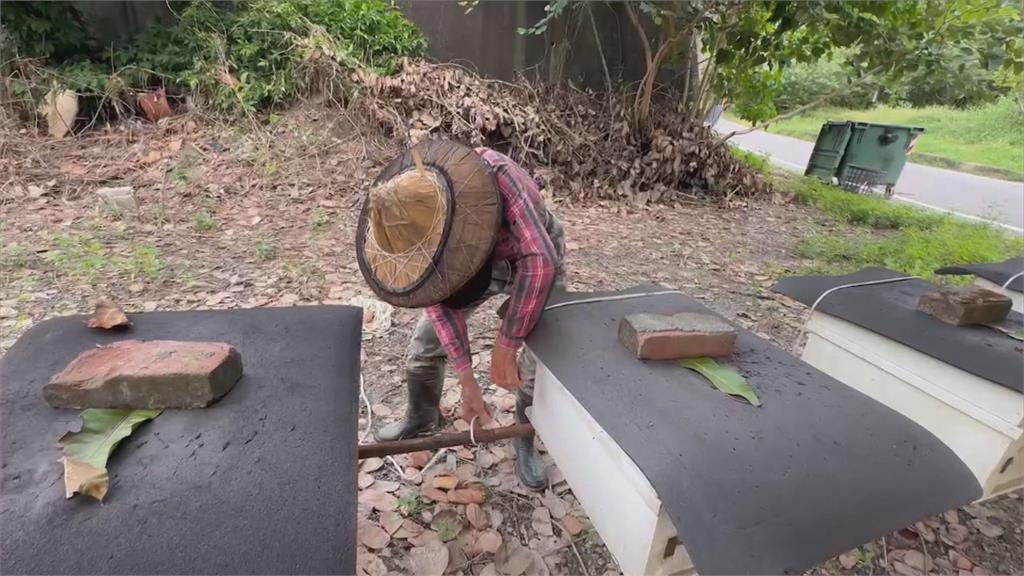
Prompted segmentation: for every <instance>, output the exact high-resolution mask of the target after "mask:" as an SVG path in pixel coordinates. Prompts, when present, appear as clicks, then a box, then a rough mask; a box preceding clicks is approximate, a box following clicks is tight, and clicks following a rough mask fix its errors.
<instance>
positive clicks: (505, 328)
mask: <svg viewBox="0 0 1024 576" xmlns="http://www.w3.org/2000/svg"><path fill="white" fill-rule="evenodd" d="M494 175H495V178H496V179H497V181H498V188H499V189H500V190H501V195H502V200H503V201H504V206H505V219H506V220H507V222H508V226H509V232H510V233H511V234H512V236H513V237H514V238H515V239H516V241H517V244H518V247H519V259H518V260H517V261H516V271H515V278H514V279H513V281H512V295H511V297H510V298H509V306H508V311H507V312H506V313H505V318H504V320H503V321H502V324H501V330H500V332H499V333H498V345H499V346H502V347H503V348H507V349H510V350H518V349H519V347H520V346H522V344H523V340H525V339H526V337H527V336H529V335H530V331H531V330H533V327H534V326H535V325H536V324H537V321H538V320H540V315H541V312H543V311H544V304H545V303H546V302H547V300H548V293H550V292H551V285H552V283H553V282H554V279H555V262H556V256H555V246H554V244H552V243H551V238H550V237H548V233H547V229H546V228H545V219H546V217H547V213H546V212H541V211H542V210H543V206H544V203H543V200H541V197H540V191H539V190H538V189H537V183H536V181H535V180H534V179H533V178H532V177H531V176H530V175H529V173H528V172H526V170H524V169H522V168H521V167H519V166H518V165H516V164H514V163H511V162H507V163H506V162H503V163H501V164H498V165H497V166H495V174H494Z"/></svg>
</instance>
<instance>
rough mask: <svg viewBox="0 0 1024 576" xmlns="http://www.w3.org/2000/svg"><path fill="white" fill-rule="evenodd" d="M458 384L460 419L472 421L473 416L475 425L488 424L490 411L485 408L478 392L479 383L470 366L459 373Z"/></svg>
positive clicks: (485, 405) (481, 396) (482, 398)
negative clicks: (460, 401) (460, 388)
mask: <svg viewBox="0 0 1024 576" xmlns="http://www.w3.org/2000/svg"><path fill="white" fill-rule="evenodd" d="M459 384H460V385H461V386H462V419H463V420H465V421H466V422H470V423H472V422H473V418H474V417H475V418H476V425H477V426H483V425H484V424H489V423H490V422H491V413H490V411H489V410H487V404H486V403H485V402H484V397H483V395H482V394H481V393H480V385H479V384H477V383H476V377H475V376H473V369H472V368H470V369H468V370H466V371H465V372H463V373H462V374H459Z"/></svg>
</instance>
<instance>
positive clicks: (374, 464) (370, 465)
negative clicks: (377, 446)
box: [359, 458, 384, 473]
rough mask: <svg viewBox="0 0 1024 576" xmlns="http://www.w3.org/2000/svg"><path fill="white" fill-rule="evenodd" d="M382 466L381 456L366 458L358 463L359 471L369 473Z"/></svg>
mask: <svg viewBox="0 0 1024 576" xmlns="http://www.w3.org/2000/svg"><path fill="white" fill-rule="evenodd" d="M383 467H384V459H383V458H367V459H366V460H363V462H362V464H360V465H359V470H360V471H361V472H366V473H370V472H376V471H377V470H380V469H381V468H383Z"/></svg>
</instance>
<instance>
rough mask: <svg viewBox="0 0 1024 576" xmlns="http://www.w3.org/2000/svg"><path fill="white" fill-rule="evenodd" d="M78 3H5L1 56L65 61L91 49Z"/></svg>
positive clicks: (0, 33)
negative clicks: (77, 6)
mask: <svg viewBox="0 0 1024 576" xmlns="http://www.w3.org/2000/svg"><path fill="white" fill-rule="evenodd" d="M74 4H75V3H74V2H4V5H3V7H2V8H0V26H2V30H0V54H3V59H4V60H6V59H8V58H10V57H12V56H13V57H20V58H43V59H52V60H56V61H61V60H64V59H67V58H72V57H74V56H76V55H81V54H83V53H87V52H88V51H89V50H90V47H89V38H88V35H87V34H86V31H85V26H83V24H82V14H81V13H80V12H79V11H78V9H77V8H75V6H74Z"/></svg>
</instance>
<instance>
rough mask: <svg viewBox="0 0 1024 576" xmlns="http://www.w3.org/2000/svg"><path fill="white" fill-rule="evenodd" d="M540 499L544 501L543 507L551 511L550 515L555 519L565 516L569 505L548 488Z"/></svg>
mask: <svg viewBox="0 0 1024 576" xmlns="http://www.w3.org/2000/svg"><path fill="white" fill-rule="evenodd" d="M542 501H543V502H544V507H545V508H547V509H548V511H549V512H551V517H552V518H554V519H555V520H561V519H562V518H565V515H566V513H567V512H568V511H569V506H568V505H567V504H566V503H565V500H562V499H561V498H559V497H558V496H557V495H555V494H554V493H552V492H551V491H550V490H549V491H547V492H546V493H545V494H544V497H543V499H542Z"/></svg>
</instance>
